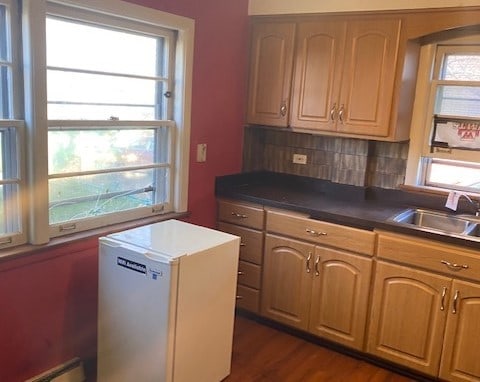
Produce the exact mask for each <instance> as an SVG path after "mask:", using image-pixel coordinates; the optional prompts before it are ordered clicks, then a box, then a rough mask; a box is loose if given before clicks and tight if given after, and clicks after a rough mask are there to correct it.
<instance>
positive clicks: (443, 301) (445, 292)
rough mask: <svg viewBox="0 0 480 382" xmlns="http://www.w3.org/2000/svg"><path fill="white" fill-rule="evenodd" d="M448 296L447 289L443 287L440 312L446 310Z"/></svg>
mask: <svg viewBox="0 0 480 382" xmlns="http://www.w3.org/2000/svg"><path fill="white" fill-rule="evenodd" d="M446 295H447V287H443V289H442V300H441V303H440V310H442V311H443V310H445V296H446Z"/></svg>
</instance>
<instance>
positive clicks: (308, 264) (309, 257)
mask: <svg viewBox="0 0 480 382" xmlns="http://www.w3.org/2000/svg"><path fill="white" fill-rule="evenodd" d="M311 259H312V252H308V257H307V273H310V271H311V269H310V260H311Z"/></svg>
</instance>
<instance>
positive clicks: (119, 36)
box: [47, 17, 164, 76]
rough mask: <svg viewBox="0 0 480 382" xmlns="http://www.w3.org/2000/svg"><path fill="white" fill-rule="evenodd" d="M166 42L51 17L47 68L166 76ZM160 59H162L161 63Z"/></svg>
mask: <svg viewBox="0 0 480 382" xmlns="http://www.w3.org/2000/svg"><path fill="white" fill-rule="evenodd" d="M163 40H164V39H163V38H161V37H156V36H146V35H140V34H134V33H128V32H124V31H120V30H113V29H107V28H104V27H100V26H94V25H87V24H82V23H78V22H70V21H66V20H60V19H55V18H51V17H48V18H47V41H48V44H47V65H48V66H57V67H63V68H71V69H82V70H93V71H102V72H110V73H122V74H134V75H144V76H157V75H159V76H162V75H163V73H160V72H159V65H158V62H159V61H162V55H163V52H162V47H163V45H164V41H163ZM157 55H159V56H160V57H158V59H157Z"/></svg>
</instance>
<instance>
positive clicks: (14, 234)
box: [0, 0, 25, 246]
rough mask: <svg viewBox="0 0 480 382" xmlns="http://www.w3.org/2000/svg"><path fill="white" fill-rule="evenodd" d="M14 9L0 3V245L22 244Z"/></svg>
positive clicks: (8, 3) (20, 125)
mask: <svg viewBox="0 0 480 382" xmlns="http://www.w3.org/2000/svg"><path fill="white" fill-rule="evenodd" d="M17 17H18V13H17V9H16V3H15V2H14V1H4V0H1V1H0V210H1V214H0V216H1V220H0V245H1V246H11V245H16V244H20V243H23V242H24V241H25V233H24V232H23V227H24V226H23V221H22V200H21V198H20V195H21V192H22V191H23V190H24V182H23V179H22V177H23V173H22V170H21V169H22V163H23V157H22V155H21V154H22V153H21V152H20V147H22V142H23V129H24V121H22V120H21V119H20V112H19V111H20V106H21V105H20V102H19V99H20V96H21V93H20V92H21V82H20V81H19V76H18V74H19V73H18V72H19V68H18V65H19V60H18V46H16V45H15V44H14V41H17V39H18V31H17V30H16V26H15V24H16V22H17V20H18V19H17Z"/></svg>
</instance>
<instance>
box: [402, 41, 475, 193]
mask: <svg viewBox="0 0 480 382" xmlns="http://www.w3.org/2000/svg"><path fill="white" fill-rule="evenodd" d="M421 57H422V61H423V66H424V68H425V69H424V73H421V72H419V79H418V80H419V82H420V87H417V99H416V105H417V104H418V105H419V108H418V109H420V108H421V107H422V106H426V108H425V110H420V111H419V112H417V113H416V115H417V116H418V115H419V114H422V113H423V114H424V116H423V122H421V120H422V118H418V117H417V118H416V119H415V117H414V122H413V123H414V124H413V126H412V129H418V128H419V127H420V128H421V127H422V124H423V125H424V126H425V127H424V128H423V129H419V130H422V131H423V132H424V133H423V134H419V135H417V137H416V139H415V135H412V136H413V138H412V142H411V148H410V153H411V154H412V153H413V155H412V156H413V159H412V158H409V165H408V167H407V182H408V173H409V172H410V174H412V173H413V169H414V168H415V169H416V175H415V181H413V176H410V183H412V184H417V185H420V186H430V187H436V188H444V189H455V190H461V191H464V192H470V193H480V36H470V37H467V38H460V39H455V40H449V41H445V42H442V43H438V44H433V45H430V46H426V47H424V48H422V56H421ZM422 61H421V64H422ZM418 98H420V100H418ZM421 98H425V99H426V100H428V101H427V102H426V103H425V104H424V105H422V103H423V102H422V100H421ZM416 107H417V106H416ZM414 115H415V114H414ZM419 141H421V142H420V143H419Z"/></svg>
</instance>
